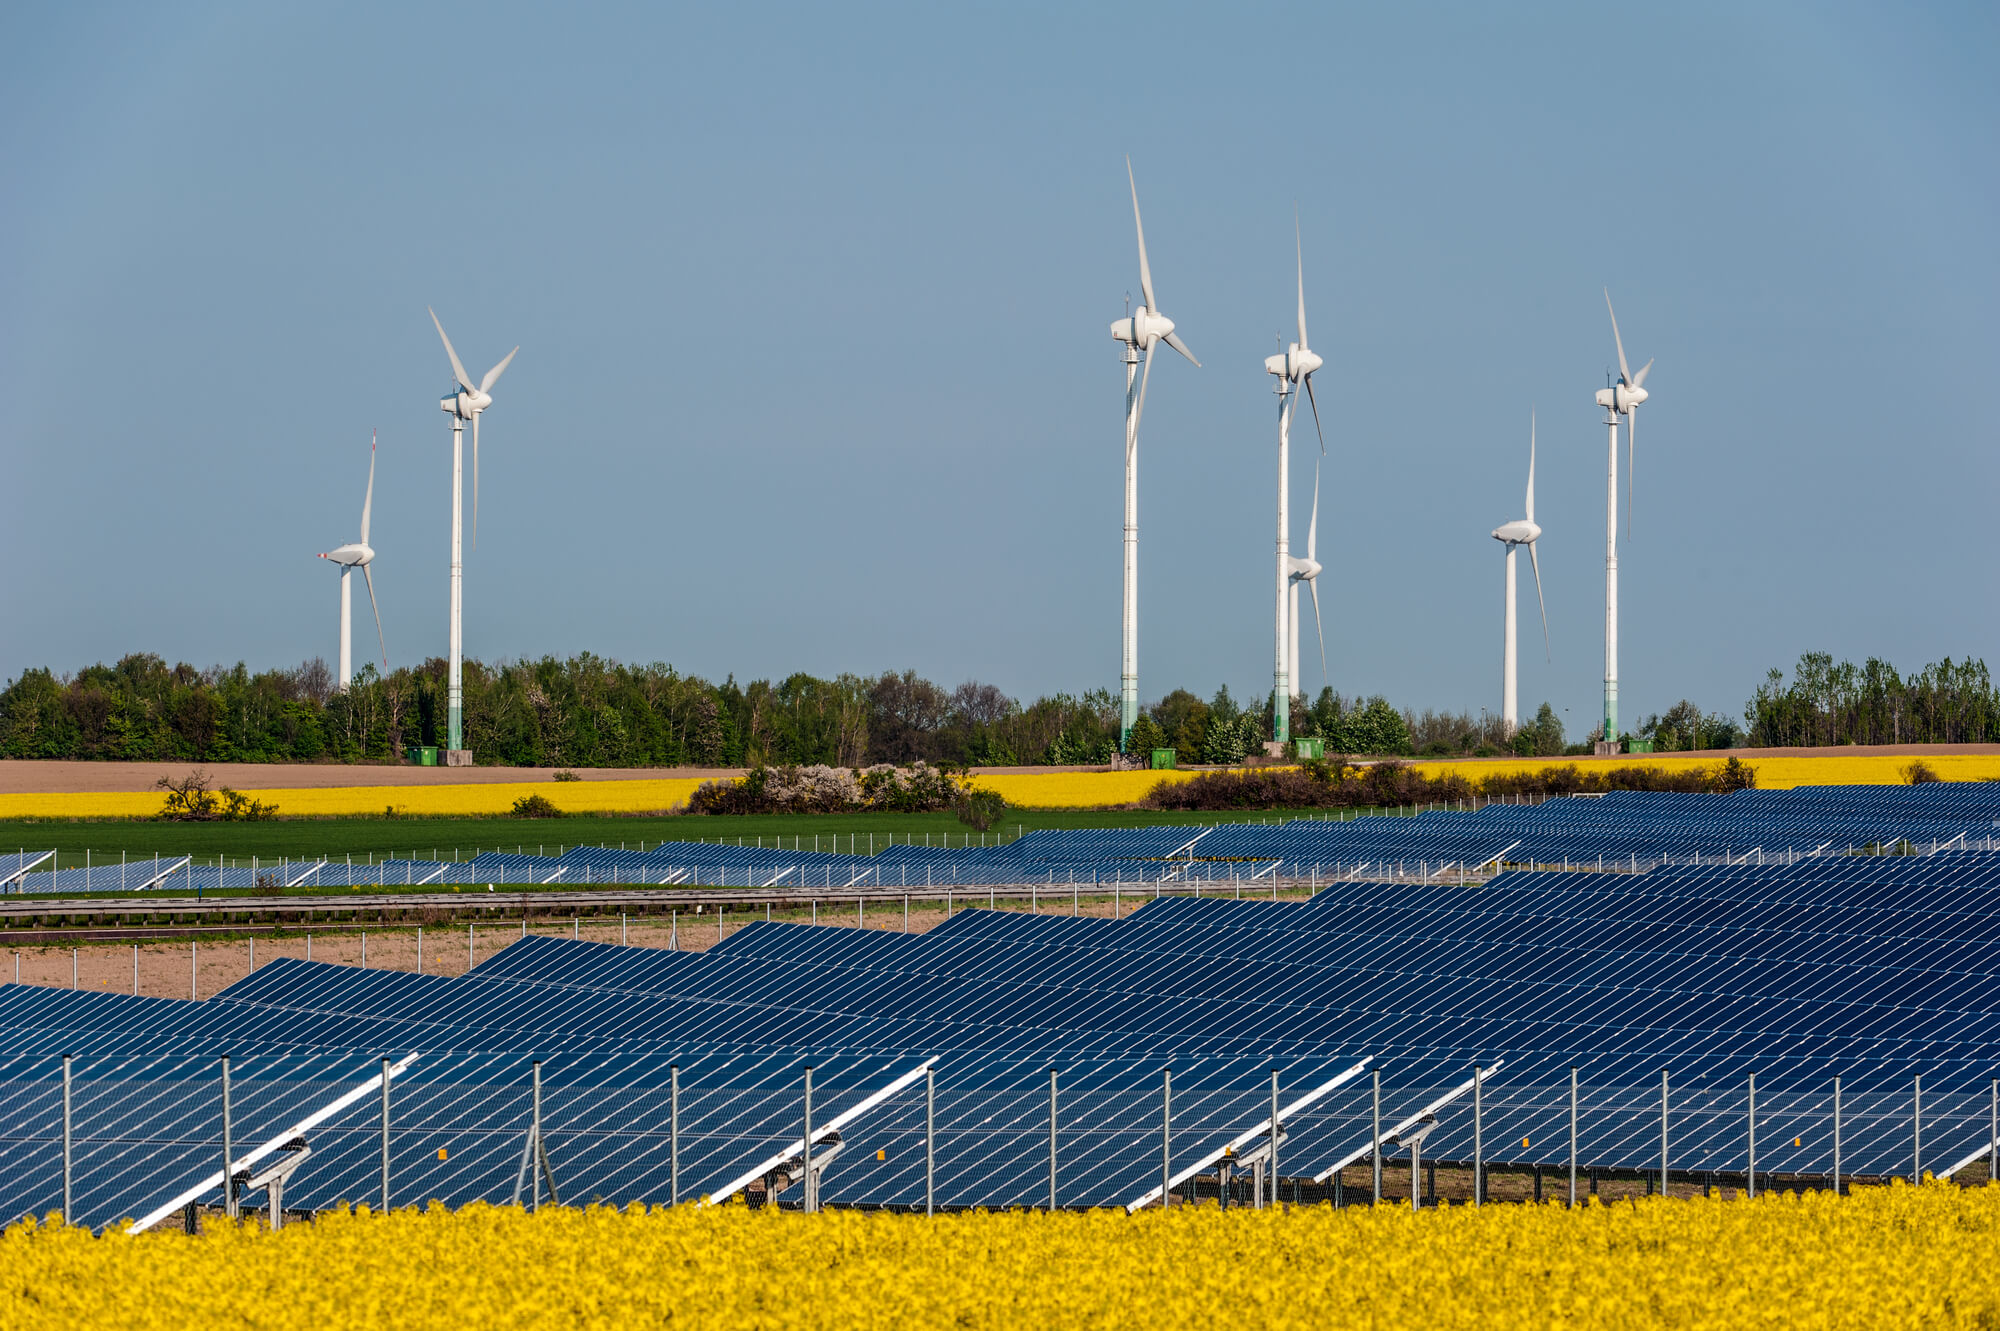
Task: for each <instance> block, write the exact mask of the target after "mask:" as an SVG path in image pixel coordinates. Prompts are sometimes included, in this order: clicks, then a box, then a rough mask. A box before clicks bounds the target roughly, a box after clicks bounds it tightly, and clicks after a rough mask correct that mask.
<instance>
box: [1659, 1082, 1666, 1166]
mask: <svg viewBox="0 0 2000 1331" xmlns="http://www.w3.org/2000/svg"><path fill="white" fill-rule="evenodd" d="M1666 1195H1667V1070H1666V1069H1665V1068H1661V1069H1660V1196H1662V1197H1664V1196H1666Z"/></svg>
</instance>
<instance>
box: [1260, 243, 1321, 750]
mask: <svg viewBox="0 0 2000 1331" xmlns="http://www.w3.org/2000/svg"><path fill="white" fill-rule="evenodd" d="M1292 244H1293V247H1294V249H1295V250H1296V251H1297V257H1298V272H1299V340H1298V341H1296V342H1294V343H1292V345H1291V347H1290V349H1288V350H1286V351H1283V352H1280V353H1279V354H1278V355H1275V356H1266V357H1265V358H1264V372H1265V373H1266V374H1274V375H1276V376H1278V608H1277V615H1276V626H1277V650H1276V662H1275V668H1274V678H1273V681H1272V684H1271V733H1272V737H1273V740H1274V742H1275V743H1278V744H1283V743H1285V742H1286V741H1288V740H1289V739H1290V738H1291V733H1292V695H1293V693H1295V692H1297V691H1298V680H1299V641H1298V638H1299V583H1301V582H1306V583H1309V584H1311V586H1312V598H1313V622H1314V624H1315V625H1319V569H1320V566H1319V563H1318V561H1317V560H1316V559H1315V556H1316V555H1317V554H1318V550H1317V548H1316V547H1317V546H1318V544H1319V464H1318V463H1314V464H1313V508H1312V522H1311V525H1310V526H1308V527H1307V528H1306V557H1305V558H1304V559H1294V558H1293V557H1292V545H1291V487H1292V482H1291V468H1292V452H1291V449H1292V413H1293V412H1294V411H1296V410H1297V409H1298V404H1299V390H1300V389H1301V388H1303V389H1304V390H1305V395H1306V400H1307V401H1308V402H1310V403H1311V404H1312V413H1313V428H1314V429H1315V430H1319V399H1318V398H1317V397H1315V396H1314V395H1313V391H1312V376H1313V372H1314V371H1316V370H1318V369H1319V368H1320V366H1321V365H1323V364H1325V362H1324V361H1322V360H1321V359H1320V358H1319V357H1318V356H1317V355H1315V354H1314V353H1313V351H1312V350H1311V348H1310V347H1309V346H1308V344H1307V341H1306V259H1305V245H1304V242H1303V241H1302V240H1301V239H1300V238H1299V231H1298V218H1297V217H1296V216H1294V217H1293V218H1292ZM1319 451H1320V453H1321V455H1322V456H1323V455H1324V454H1325V453H1326V434H1325V432H1324V431H1320V443H1319ZM1319 656H1320V672H1321V673H1322V674H1324V673H1325V671H1326V629H1325V627H1324V626H1323V625H1321V626H1320V643H1319Z"/></svg>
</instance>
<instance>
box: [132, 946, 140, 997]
mask: <svg viewBox="0 0 2000 1331" xmlns="http://www.w3.org/2000/svg"><path fill="white" fill-rule="evenodd" d="M132 996H133V997H134V998H137V997H138V996H139V945H138V944H137V943H134V944H132Z"/></svg>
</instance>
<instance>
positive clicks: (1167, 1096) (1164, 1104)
mask: <svg viewBox="0 0 2000 1331" xmlns="http://www.w3.org/2000/svg"><path fill="white" fill-rule="evenodd" d="M1173 1179H1174V1070H1173V1069H1172V1068H1162V1069H1160V1208H1161V1209H1162V1210H1165V1209H1166V1208H1168V1207H1170V1206H1172V1205H1173V1204H1174V1198H1173V1193H1172V1192H1171V1191H1170V1189H1171V1188H1172V1186H1173Z"/></svg>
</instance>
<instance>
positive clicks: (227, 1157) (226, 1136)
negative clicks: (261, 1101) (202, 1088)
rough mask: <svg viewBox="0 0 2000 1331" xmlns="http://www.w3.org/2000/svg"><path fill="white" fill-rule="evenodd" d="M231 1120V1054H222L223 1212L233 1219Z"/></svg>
mask: <svg viewBox="0 0 2000 1331" xmlns="http://www.w3.org/2000/svg"><path fill="white" fill-rule="evenodd" d="M231 1127H232V1125H231V1123H230V1121H229V1055H227V1054H224V1055H223V1056H222V1213H223V1214H224V1215H226V1216H228V1217H229V1218H230V1219H231V1220H234V1219H235V1218H236V1155H235V1144H234V1143H233V1142H232V1141H231V1140H230V1136H231Z"/></svg>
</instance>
